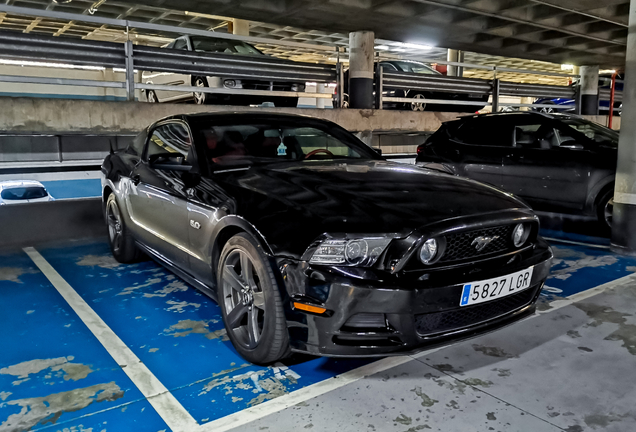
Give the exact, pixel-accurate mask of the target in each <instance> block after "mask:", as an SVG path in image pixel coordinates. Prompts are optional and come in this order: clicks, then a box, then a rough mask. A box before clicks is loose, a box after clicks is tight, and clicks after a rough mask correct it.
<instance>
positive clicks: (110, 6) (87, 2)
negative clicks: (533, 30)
mask: <svg viewBox="0 0 636 432" xmlns="http://www.w3.org/2000/svg"><path fill="white" fill-rule="evenodd" d="M58 1H59V3H55V2H52V1H51V0H6V3H7V4H10V5H13V6H18V7H27V8H31V9H46V10H53V11H56V12H68V13H74V14H78V15H87V16H89V15H94V16H97V17H105V18H114V19H128V20H131V21H140V22H150V23H155V24H162V25H169V26H175V27H181V28H194V29H199V30H213V31H215V32H219V33H226V32H227V27H228V26H227V24H228V22H229V21H231V20H232V18H229V17H227V16H223V15H218V14H211V13H210V12H214V13H216V12H218V13H221V10H220V9H214V8H203V7H200V10H207V13H203V12H199V11H194V10H193V9H192V8H183V7H182V8H180V9H166V8H165V6H168V5H169V4H170V0H164V1H163V2H161V0H159V1H153V2H150V3H152V4H153V5H156V4H157V3H164V7H157V6H150V5H143V4H139V2H134V3H135V4H128V3H126V0H116V1H115V0H106V1H95V0H72V1H70V2H69V3H62V1H63V0H58ZM215 1H216V2H219V3H220V1H219V0H209V3H214V2H215ZM294 1H296V0H288V2H287V3H294ZM516 2H517V3H520V2H522V0H517V1H516ZM523 2H528V0H523ZM175 3H176V2H175ZM182 3H185V4H189V3H194V4H193V5H191V6H193V7H194V6H196V4H197V3H196V2H191V1H190V0H183V1H182ZM199 3H201V2H199ZM236 3H239V2H238V1H237V2H236ZM243 3H246V2H245V1H243ZM266 3H267V5H264V6H263V5H261V6H262V7H267V6H268V5H269V6H272V5H274V6H275V5H276V4H277V3H276V2H271V1H269V2H266ZM332 3H333V0H332ZM339 3H341V4H348V3H349V2H347V1H346V0H341V1H340V2H339ZM456 3H461V4H468V3H470V4H472V5H473V7H475V3H476V2H474V1H463V2H460V1H456ZM533 3H537V4H540V3H546V2H545V1H541V2H539V0H533ZM555 3H558V4H559V6H558V8H560V7H563V3H562V2H556V1H555ZM570 3H578V2H574V1H570ZM206 4H207V3H206ZM383 4H388V3H386V2H384V3H383ZM373 5H375V6H376V9H377V8H379V7H380V6H379V5H380V2H378V1H375V2H374V3H373ZM226 6H227V5H226ZM368 6H371V3H369V4H368ZM558 8H557V9H558ZM186 10H187V11H186ZM250 10H251V9H250ZM559 10H560V9H559ZM91 11H92V13H91ZM223 11H224V12H225V13H226V15H229V14H230V13H233V15H234V16H238V15H239V12H240V11H242V9H232V8H227V7H225V8H224V9H223ZM234 12H236V13H234ZM250 13H252V12H250ZM293 13H294V12H293V11H290V14H292V15H293ZM595 13H600V12H599V11H598V10H596V11H595ZM607 13H608V14H609V12H607ZM241 16H243V15H241ZM258 16H259V17H260V19H268V20H269V19H270V18H276V19H281V20H282V18H281V16H280V15H272V14H271V13H270V14H264V13H263V12H260V14H259V15H258ZM608 16H609V15H608ZM285 21H287V20H285ZM288 21H290V22H291V21H293V19H291V18H290V19H289V20H288ZM0 29H7V30H17V31H23V32H26V33H45V34H52V35H56V36H62V35H63V36H74V37H81V38H85V39H92V40H108V41H117V42H122V41H125V40H126V38H127V35H126V33H125V31H124V30H125V29H123V28H118V27H113V26H107V25H100V24H91V23H86V22H81V21H80V20H74V21H68V20H63V19H52V18H40V17H37V16H25V15H17V14H10V13H0ZM381 34H382V33H380V35H381ZM250 35H251V36H256V37H260V38H264V39H271V40H272V41H273V42H275V41H292V42H304V43H308V44H315V45H329V46H339V47H341V48H343V50H341V52H344V48H346V47H348V42H349V38H348V34H347V33H346V32H336V31H330V30H319V29H315V28H314V29H313V30H308V29H303V28H301V27H298V26H296V25H294V26H289V25H283V24H280V23H278V24H277V23H271V22H267V23H265V22H262V21H251V22H250ZM380 35H378V34H376V45H378V46H381V45H384V46H385V47H389V49H386V48H385V49H383V50H379V53H380V56H381V58H411V59H422V58H425V59H429V60H432V61H433V62H434V61H435V60H438V61H439V60H445V59H446V48H445V46H444V45H442V46H439V45H437V46H431V47H429V48H427V49H422V48H419V47H409V46H404V45H403V44H399V43H397V42H395V39H393V40H391V39H381V38H380V37H379V36H380ZM175 36H176V33H175V34H172V33H165V32H156V31H148V30H139V29H134V28H132V29H130V37H131V38H133V41H134V42H135V43H141V44H145V45H154V46H159V45H163V44H165V43H166V42H168V41H170V40H171V39H172V38H173V37H175ZM401 40H402V41H404V42H406V41H408V42H419V43H420V44H422V43H424V44H427V43H430V41H427V40H424V39H422V38H404V39H401ZM257 46H258V48H259V49H261V50H262V51H263V52H265V53H266V54H270V55H274V56H277V57H281V58H287V59H291V60H295V61H309V62H319V63H325V62H327V63H334V62H335V53H333V52H325V51H324V50H320V49H312V48H307V47H300V48H299V47H294V46H284V45H278V44H276V43H272V44H265V43H262V44H257ZM483 51H485V52H490V51H488V50H483ZM509 51H510V53H511V54H510V55H511V56H513V57H504V56H502V54H504V53H503V52H502V50H495V51H492V52H493V53H495V54H497V55H490V54H488V53H487V54H479V53H475V52H467V53H466V57H465V62H467V63H472V64H481V65H487V66H498V67H507V68H517V69H531V70H534V71H544V72H548V73H563V72H564V71H562V70H561V65H560V64H558V63H551V62H549V60H553V59H552V58H546V57H545V56H536V57H533V58H534V59H533V60H529V59H527V58H526V59H520V58H519V57H521V54H523V53H522V52H521V51H519V50H518V49H516V50H514V52H513V50H512V49H509ZM615 57H616V58H617V60H619V61H618V63H620V60H622V57H621V56H620V55H616V56H615ZM340 58H341V61H345V62H346V61H347V55H346V53H344V54H342V55H341V57H340ZM587 58H589V56H588V57H587ZM545 60H548V61H545ZM571 62H572V63H576V62H574V61H571ZM582 63H585V62H582ZM605 64H608V65H609V63H604V65H605ZM464 76H466V77H474V78H484V79H491V78H492V76H493V73H492V71H488V70H484V69H465V71H464ZM498 77H499V78H500V79H502V80H506V81H515V82H528V83H541V84H560V85H567V84H568V81H569V80H568V78H567V77H556V76H539V75H529V74H522V73H513V72H500V73H499V74H498Z"/></svg>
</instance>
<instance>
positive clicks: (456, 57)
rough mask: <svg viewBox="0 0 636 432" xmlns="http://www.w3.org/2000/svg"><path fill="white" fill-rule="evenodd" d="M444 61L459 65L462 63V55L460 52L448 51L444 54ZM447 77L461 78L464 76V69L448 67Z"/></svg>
mask: <svg viewBox="0 0 636 432" xmlns="http://www.w3.org/2000/svg"><path fill="white" fill-rule="evenodd" d="M446 61H449V62H456V63H461V62H463V61H464V53H463V51H460V50H454V49H449V50H448V52H447V53H446ZM446 70H447V72H446V75H447V76H456V77H461V76H463V75H464V68H463V67H461V66H452V65H448V66H447V67H446Z"/></svg>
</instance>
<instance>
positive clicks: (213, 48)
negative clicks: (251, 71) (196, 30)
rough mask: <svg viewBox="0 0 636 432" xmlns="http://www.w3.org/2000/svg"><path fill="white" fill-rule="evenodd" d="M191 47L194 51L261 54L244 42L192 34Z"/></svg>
mask: <svg viewBox="0 0 636 432" xmlns="http://www.w3.org/2000/svg"><path fill="white" fill-rule="evenodd" d="M192 48H193V49H194V50H195V51H205V52H225V53H234V54H258V55H263V53H262V52H260V51H259V50H257V49H256V48H254V47H253V46H252V45H250V44H248V43H246V42H242V41H237V40H230V39H216V38H211V37H201V36H192Z"/></svg>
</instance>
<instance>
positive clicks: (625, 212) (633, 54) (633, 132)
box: [612, 0, 636, 255]
mask: <svg viewBox="0 0 636 432" xmlns="http://www.w3.org/2000/svg"><path fill="white" fill-rule="evenodd" d="M621 119H630V121H626V122H625V123H624V124H621V132H620V137H619V140H618V161H617V164H616V183H615V186H614V211H613V214H612V250H613V251H615V252H618V253H624V254H627V255H636V121H633V119H636V0H631V2H630V6H629V34H628V36H627V57H626V58H625V83H624V84H623V112H622V113H621ZM621 123H622V122H621Z"/></svg>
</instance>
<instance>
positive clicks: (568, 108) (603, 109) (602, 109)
mask: <svg viewBox="0 0 636 432" xmlns="http://www.w3.org/2000/svg"><path fill="white" fill-rule="evenodd" d="M617 80H621V81H616V90H617V91H619V92H622V91H623V83H622V80H623V76H622V75H618V76H617ZM576 84H577V81H574V82H573V83H572V85H576ZM598 88H599V89H608V90H609V89H611V88H612V76H611V75H607V74H603V75H599V77H598ZM534 103H535V104H537V105H554V107H541V108H539V107H537V108H534V111H539V112H542V113H548V114H551V113H557V112H559V113H568V112H569V113H573V112H574V109H575V105H576V101H575V100H574V99H567V98H555V99H550V98H539V99H536V100H535V101H534ZM609 105H610V101H609V100H608V99H605V100H603V99H601V100H600V101H599V113H602V114H607V113H608V112H609ZM622 107H623V104H622V102H617V101H615V102H614V108H615V109H617V110H618V111H614V113H615V114H617V115H620V113H621V110H622Z"/></svg>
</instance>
